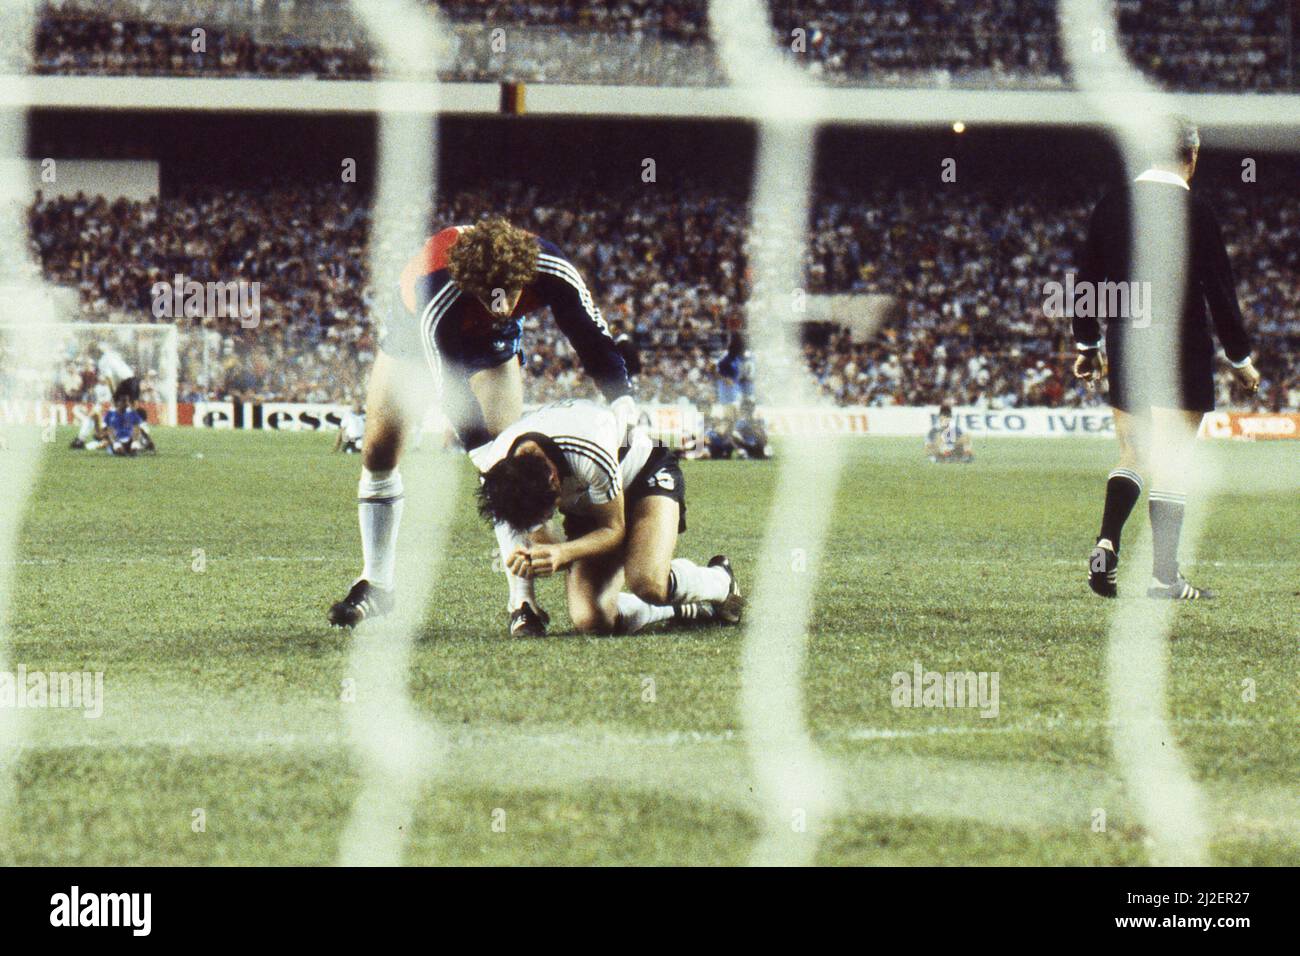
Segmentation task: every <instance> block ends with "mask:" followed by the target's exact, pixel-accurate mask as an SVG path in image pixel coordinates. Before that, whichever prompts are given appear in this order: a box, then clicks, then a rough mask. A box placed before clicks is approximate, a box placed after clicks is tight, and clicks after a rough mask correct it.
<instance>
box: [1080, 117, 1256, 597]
mask: <svg viewBox="0 0 1300 956" xmlns="http://www.w3.org/2000/svg"><path fill="white" fill-rule="evenodd" d="M1200 142H1201V141H1200V135H1199V134H1198V132H1197V130H1196V127H1195V126H1192V125H1191V124H1190V123H1183V124H1182V126H1181V129H1180V133H1179V142H1178V147H1177V150H1176V155H1175V156H1173V157H1170V158H1168V159H1164V158H1160V159H1158V160H1157V161H1156V162H1154V163H1153V164H1152V166H1151V168H1150V169H1148V170H1147V171H1146V172H1144V173H1142V175H1141V176H1139V177H1138V178H1137V181H1136V182H1135V183H1134V184H1133V187H1132V188H1133V192H1134V193H1135V194H1137V195H1140V196H1143V197H1145V199H1146V201H1147V202H1149V203H1150V205H1151V208H1154V209H1157V210H1159V212H1160V214H1161V215H1162V216H1163V217H1175V216H1176V217H1181V218H1183V219H1184V221H1186V223H1187V236H1188V248H1187V252H1188V257H1187V259H1186V270H1185V277H1184V291H1183V298H1182V313H1181V315H1177V316H1170V315H1158V314H1151V313H1148V314H1147V315H1146V316H1145V317H1144V318H1143V319H1142V321H1140V322H1139V321H1136V320H1135V319H1134V318H1131V317H1129V316H1118V317H1116V316H1111V317H1109V318H1108V320H1107V323H1106V332H1105V343H1106V354H1107V356H1108V357H1109V360H1110V367H1109V374H1108V373H1107V363H1106V359H1105V358H1103V357H1102V352H1101V346H1102V330H1101V325H1100V323H1099V322H1098V320H1097V318H1096V317H1095V316H1094V315H1092V311H1095V310H1089V314H1087V315H1080V314H1078V310H1077V309H1076V314H1075V316H1074V319H1073V324H1074V336H1075V340H1076V341H1077V342H1078V345H1079V356H1078V358H1077V359H1076V360H1075V363H1074V372H1075V374H1076V375H1078V376H1079V377H1080V378H1083V379H1085V380H1087V381H1090V382H1093V381H1099V380H1100V379H1101V378H1102V376H1106V377H1107V382H1108V384H1109V391H1110V404H1111V406H1112V408H1114V411H1115V434H1116V435H1117V436H1118V438H1119V464H1118V465H1117V466H1116V468H1115V469H1114V470H1113V471H1112V472H1111V473H1110V477H1109V480H1108V481H1107V483H1106V502H1105V507H1104V509H1103V511H1102V519H1101V530H1100V532H1099V533H1098V535H1097V541H1096V546H1095V547H1094V548H1093V550H1092V553H1091V555H1090V556H1089V559H1088V585H1089V587H1091V588H1092V590H1093V591H1095V592H1096V593H1097V594H1099V595H1101V596H1102V597H1115V596H1116V595H1117V593H1118V592H1117V589H1116V584H1115V582H1116V575H1117V569H1118V567H1119V545H1120V532H1121V531H1122V530H1123V528H1124V522H1125V521H1126V520H1128V516H1129V514H1130V513H1131V512H1132V510H1133V506H1134V505H1135V504H1137V500H1138V498H1139V497H1140V496H1141V494H1142V473H1143V472H1144V471H1146V470H1147V469H1148V468H1149V469H1150V471H1151V476H1152V491H1151V494H1150V504H1149V510H1150V518H1151V538H1152V545H1153V547H1154V551H1155V560H1154V565H1153V567H1152V578H1153V579H1152V581H1151V586H1150V587H1149V588H1148V589H1147V595H1148V596H1149V597H1154V598H1166V599H1171V600H1176V601H1192V600H1197V599H1202V600H1204V599H1207V598H1212V597H1213V596H1214V595H1213V593H1212V592H1210V591H1208V590H1205V589H1201V588H1195V587H1193V586H1192V585H1191V584H1189V583H1188V582H1187V581H1186V579H1185V578H1183V576H1182V574H1181V572H1180V571H1179V568H1178V538H1179V535H1180V533H1181V531H1182V525H1183V509H1184V507H1185V504H1186V497H1187V496H1186V480H1187V478H1186V463H1187V460H1188V454H1187V452H1188V450H1189V449H1190V447H1191V442H1192V441H1194V440H1195V437H1196V431H1197V428H1198V426H1199V424H1200V421H1201V418H1202V417H1203V416H1204V414H1205V413H1206V412H1208V411H1212V410H1213V409H1214V361H1215V350H1214V342H1213V340H1212V339H1211V337H1210V323H1209V321H1207V317H1206V306H1207V304H1208V306H1209V317H1210V318H1211V319H1212V320H1213V322H1214V330H1215V332H1217V333H1218V337H1219V341H1220V342H1221V343H1222V345H1223V350H1224V352H1225V354H1226V355H1227V358H1228V361H1229V362H1230V363H1231V364H1232V368H1233V372H1234V374H1235V376H1236V378H1237V381H1238V382H1239V383H1240V384H1241V385H1242V386H1243V387H1244V388H1246V389H1247V390H1248V391H1250V392H1254V391H1255V390H1257V389H1258V388H1259V372H1257V371H1256V370H1255V366H1254V364H1253V363H1252V362H1251V357H1250V338H1249V336H1248V335H1247V334H1246V329H1245V326H1244V325H1243V323H1242V320H1241V309H1240V308H1239V307H1238V305H1237V290H1236V286H1235V285H1234V283H1233V278H1232V267H1231V265H1230V264H1229V262H1228V253H1227V250H1226V249H1225V248H1224V244H1223V236H1222V234H1221V233H1220V231H1219V223H1218V220H1217V218H1216V217H1215V215H1214V211H1213V210H1212V209H1211V208H1210V206H1209V205H1208V204H1207V203H1206V202H1205V201H1204V200H1203V199H1201V198H1200V197H1199V196H1197V195H1194V194H1192V192H1191V187H1190V186H1189V185H1188V184H1189V182H1190V181H1191V178H1192V176H1193V174H1194V173H1195V172H1196V159H1197V155H1198V153H1199V151H1200ZM1129 203H1130V196H1129V190H1128V189H1127V188H1125V189H1119V190H1116V191H1113V192H1111V193H1109V194H1108V195H1106V196H1105V197H1104V198H1103V199H1102V200H1101V201H1100V202H1099V203H1098V204H1097V208H1096V209H1095V210H1093V214H1092V220H1091V221H1090V222H1089V224H1088V239H1087V245H1086V247H1085V250H1084V256H1083V267H1082V269H1081V270H1080V274H1079V278H1080V286H1081V287H1082V288H1090V289H1097V288H1099V287H1100V284H1101V283H1104V282H1119V283H1127V282H1129V281H1130V280H1133V279H1145V280H1148V281H1147V285H1148V286H1149V287H1150V288H1153V289H1158V288H1159V286H1158V282H1159V277H1140V276H1131V275H1130V271H1131V263H1130V255H1129V246H1130V243H1131V221H1132V220H1131V216H1130V212H1129ZM1152 280H1154V281H1152ZM1084 283H1088V285H1084ZM1098 298H1100V296H1099V295H1098ZM1157 301H1159V298H1158V296H1157ZM1148 304H1149V305H1150V303H1148ZM1162 339H1163V341H1162ZM1171 349H1172V350H1173V351H1176V352H1177V359H1176V362H1175V364H1174V367H1173V368H1172V369H1171V370H1170V373H1169V376H1168V384H1167V385H1158V384H1157V381H1158V380H1159V378H1160V376H1158V375H1156V374H1155V371H1153V369H1152V368H1151V367H1150V365H1149V364H1148V365H1146V366H1144V365H1143V364H1142V363H1143V361H1144V359H1143V358H1142V356H1147V355H1150V356H1151V358H1150V359H1148V360H1147V361H1148V363H1149V362H1150V361H1159V360H1163V359H1164V358H1165V354H1166V353H1167V352H1168V351H1170V350H1171ZM1134 356H1138V357H1134ZM1153 435H1155V436H1159V437H1160V438H1161V440H1162V447H1165V444H1166V443H1170V444H1168V448H1166V453H1165V454H1161V455H1156V456H1152V454H1151V451H1152V447H1151V446H1152V436H1153ZM1149 459H1150V460H1149Z"/></svg>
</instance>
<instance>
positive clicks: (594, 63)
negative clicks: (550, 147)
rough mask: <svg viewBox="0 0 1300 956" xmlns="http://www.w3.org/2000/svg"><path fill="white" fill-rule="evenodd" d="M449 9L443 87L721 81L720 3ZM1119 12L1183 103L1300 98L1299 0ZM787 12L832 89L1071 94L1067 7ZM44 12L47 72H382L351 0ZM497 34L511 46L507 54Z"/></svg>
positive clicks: (1047, 3)
mask: <svg viewBox="0 0 1300 956" xmlns="http://www.w3.org/2000/svg"><path fill="white" fill-rule="evenodd" d="M437 6H438V7H439V8H440V9H441V10H442V11H443V12H444V13H445V14H446V15H447V16H448V17H449V19H450V20H451V21H452V23H453V25H454V35H455V36H454V43H453V47H454V49H453V52H452V55H451V57H450V59H449V63H450V66H449V68H448V69H447V70H445V71H444V73H443V79H447V80H459V81H497V80H504V79H509V80H522V81H529V82H566V83H620V84H622V83H658V84H664V83H672V84H674V85H681V84H716V83H717V82H719V79H720V72H719V67H718V63H717V60H716V57H715V56H714V53H713V51H712V49H711V48H710V46H709V44H708V41H707V31H706V29H705V3H704V0H671V2H662V3H661V2H657V0H618V2H614V3H606V2H597V0H559V2H550V0H548V2H545V3H542V2H537V0H533V2H529V0H517V2H510V0H488V2H479V0H445V2H442V3H439V4H437ZM1118 7H1119V14H1120V17H1119V23H1120V29H1121V34H1122V37H1123V41H1124V43H1125V44H1126V46H1127V48H1128V52H1129V53H1130V55H1131V56H1133V57H1134V59H1135V61H1136V62H1137V64H1138V65H1139V66H1141V67H1142V68H1143V69H1144V71H1145V72H1146V73H1147V75H1148V77H1149V78H1151V79H1153V80H1156V81H1158V82H1160V83H1162V84H1164V85H1165V86H1166V87H1168V88H1170V89H1175V90H1190V91H1196V92H1212V91H1233V92H1237V91H1261V92H1262V91H1269V90H1295V89H1296V87H1297V79H1298V78H1297V75H1296V71H1295V65H1294V64H1295V60H1296V50H1295V47H1296V45H1297V44H1298V43H1300V40H1297V31H1296V29H1295V26H1296V25H1295V22H1294V21H1295V17H1296V12H1295V11H1296V8H1295V6H1294V5H1293V4H1289V3H1288V2H1286V0H1143V2H1141V3H1139V2H1138V0H1121V2H1120V3H1119V4H1118ZM326 8H328V9H326ZM771 8H772V13H773V18H774V21H775V30H774V36H773V43H774V44H775V45H777V46H778V47H780V48H782V49H785V50H787V51H789V53H790V55H791V56H793V57H796V58H798V59H800V60H801V62H803V63H804V64H805V65H806V66H807V67H808V68H809V69H811V70H812V71H813V73H814V74H815V75H818V76H820V77H821V78H822V79H824V80H827V81H831V82H840V83H848V84H868V85H892V86H916V85H925V86H936V85H939V86H942V85H958V86H979V87H982V88H987V87H989V86H1002V87H1025V86H1027V87H1044V86H1046V87H1059V86H1061V85H1063V84H1065V83H1067V77H1066V76H1065V75H1064V74H1065V68H1064V66H1063V62H1062V57H1061V51H1060V44H1059V39H1058V37H1057V33H1056V20H1055V17H1056V13H1055V4H1054V0H926V2H915V0H912V2H906V3H905V2H903V0H835V2H833V3H832V2H828V0H775V2H773V3H772V4H771ZM106 11H113V12H111V13H110V12H106ZM327 13H328V14H329V15H326V14H327ZM43 14H44V15H43V17H42V20H41V23H40V27H39V30H38V34H37V45H36V58H37V70H38V71H39V72H41V73H57V74H142V75H183V76H277V77H287V76H310V77H318V78H321V79H358V78H365V77H369V76H372V75H374V73H376V72H377V71H378V70H379V69H380V68H381V66H382V64H381V62H380V59H379V58H378V57H377V56H376V55H375V54H374V53H373V52H372V51H371V50H370V49H369V47H368V46H367V44H366V42H365V39H364V35H363V32H362V31H361V29H360V27H359V25H356V24H355V21H353V20H352V19H351V17H350V14H349V13H348V12H347V10H346V4H343V3H341V2H339V0H313V2H312V3H310V4H308V3H306V2H301V0H278V2H277V0H265V2H259V3H251V2H249V0H222V2H217V3H210V4H203V5H195V4H192V3H187V2H185V0H121V2H119V3H117V4H112V3H102V2H100V3H95V4H90V3H83V2H79V0H48V2H47V3H46V4H45V6H44V11H43ZM339 25H343V26H339ZM348 25H351V28H348ZM196 27H202V28H203V29H204V31H205V34H204V49H203V51H202V52H196V51H195V49H194V43H193V35H192V31H193V30H194V29H195V28H196ZM497 28H500V29H502V30H504V31H505V33H504V34H502V35H501V36H500V37H499V38H497V40H496V41H495V42H494V38H493V35H492V31H493V30H494V29H497Z"/></svg>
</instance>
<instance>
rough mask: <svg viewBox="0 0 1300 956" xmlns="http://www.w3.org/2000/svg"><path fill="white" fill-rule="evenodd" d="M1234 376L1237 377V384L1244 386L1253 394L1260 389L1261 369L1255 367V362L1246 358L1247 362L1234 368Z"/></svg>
mask: <svg viewBox="0 0 1300 956" xmlns="http://www.w3.org/2000/svg"><path fill="white" fill-rule="evenodd" d="M1232 374H1233V377H1235V378H1236V379H1237V384H1238V385H1240V386H1241V387H1242V388H1244V389H1245V390H1246V391H1247V392H1249V393H1250V394H1251V395H1254V394H1255V393H1256V392H1258V391H1259V369H1257V368H1255V363H1254V362H1252V361H1251V360H1250V359H1246V364H1245V365H1243V366H1241V367H1240V368H1237V367H1236V366H1234V367H1233V369H1232Z"/></svg>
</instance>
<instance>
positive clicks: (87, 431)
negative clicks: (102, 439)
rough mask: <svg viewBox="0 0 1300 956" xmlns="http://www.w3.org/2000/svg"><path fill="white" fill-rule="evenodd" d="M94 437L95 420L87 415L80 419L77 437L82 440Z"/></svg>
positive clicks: (85, 440)
mask: <svg viewBox="0 0 1300 956" xmlns="http://www.w3.org/2000/svg"><path fill="white" fill-rule="evenodd" d="M94 437H95V420H94V419H93V418H91V417H90V416H89V415H87V416H86V417H85V418H83V419H82V420H81V430H80V431H78V432H77V438H78V439H80V440H81V441H83V442H88V441H90V440H91V439H92V438H94Z"/></svg>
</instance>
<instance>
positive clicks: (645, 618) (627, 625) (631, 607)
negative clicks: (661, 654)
mask: <svg viewBox="0 0 1300 956" xmlns="http://www.w3.org/2000/svg"><path fill="white" fill-rule="evenodd" d="M673 613H674V612H673V607H672V605H671V604H647V603H646V602H645V601H643V600H641V599H640V598H639V597H637V596H636V595H635V594H632V593H630V592H628V591H620V592H619V595H618V629H619V630H620V631H621V632H622V633H624V634H635V633H636V632H637V631H639V630H641V629H642V628H645V627H649V626H650V625H651V624H658V623H659V622H660V621H667V620H669V619H670V618H671V617H672V616H673Z"/></svg>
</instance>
